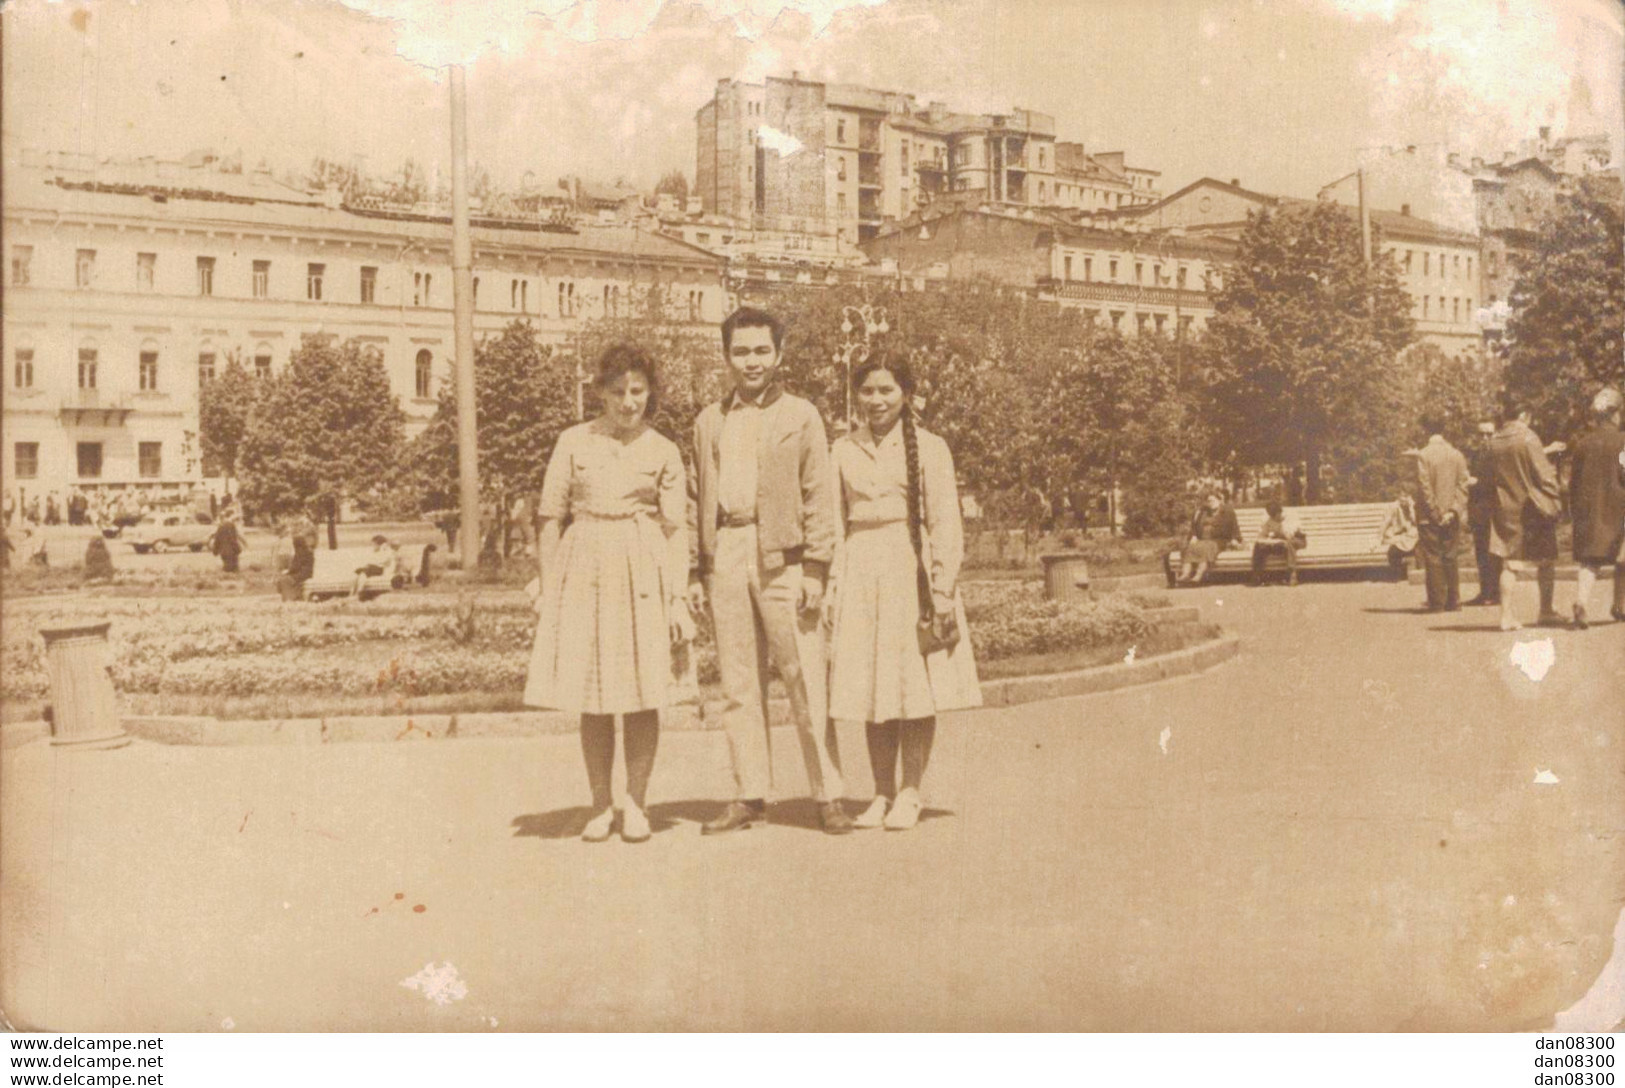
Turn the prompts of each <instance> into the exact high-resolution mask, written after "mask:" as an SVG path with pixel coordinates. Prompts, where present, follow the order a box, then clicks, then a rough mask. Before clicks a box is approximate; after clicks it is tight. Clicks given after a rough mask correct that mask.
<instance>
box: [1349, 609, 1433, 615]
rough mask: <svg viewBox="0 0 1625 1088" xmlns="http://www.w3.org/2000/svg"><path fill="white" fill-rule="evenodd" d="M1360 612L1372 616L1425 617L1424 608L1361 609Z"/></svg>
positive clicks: (1426, 611) (1425, 611)
mask: <svg viewBox="0 0 1625 1088" xmlns="http://www.w3.org/2000/svg"><path fill="white" fill-rule="evenodd" d="M1360 611H1361V612H1365V613H1368V614H1370V615H1373V616H1426V615H1428V610H1427V609H1426V608H1362V609H1360Z"/></svg>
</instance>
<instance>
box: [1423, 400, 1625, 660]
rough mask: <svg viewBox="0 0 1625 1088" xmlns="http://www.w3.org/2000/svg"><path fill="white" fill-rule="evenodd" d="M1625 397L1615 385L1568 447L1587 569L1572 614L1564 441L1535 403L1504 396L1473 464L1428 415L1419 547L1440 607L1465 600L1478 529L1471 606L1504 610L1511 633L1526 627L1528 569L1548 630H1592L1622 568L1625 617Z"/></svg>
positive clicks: (1618, 614)
mask: <svg viewBox="0 0 1625 1088" xmlns="http://www.w3.org/2000/svg"><path fill="white" fill-rule="evenodd" d="M1622 400H1625V399H1622V397H1621V395H1620V393H1619V391H1618V390H1616V389H1611V388H1610V389H1603V390H1601V391H1600V392H1598V393H1597V394H1596V396H1595V397H1594V398H1593V400H1592V401H1591V404H1590V405H1589V412H1588V414H1589V416H1590V419H1589V427H1588V429H1587V430H1586V432H1585V434H1584V435H1583V436H1582V437H1581V438H1580V439H1579V440H1578V441H1576V442H1575V443H1574V445H1573V447H1572V448H1568V449H1567V452H1568V453H1570V455H1571V457H1572V467H1571V470H1570V478H1569V511H1570V514H1571V517H1572V520H1573V527H1574V539H1573V543H1572V552H1573V556H1574V559H1575V562H1576V563H1577V564H1578V565H1579V569H1578V571H1577V574H1576V585H1575V596H1574V601H1573V602H1572V604H1571V608H1570V614H1569V616H1568V617H1567V618H1565V617H1564V616H1563V615H1562V614H1561V613H1559V612H1558V610H1557V607H1556V594H1557V560H1558V540H1557V526H1558V520H1559V515H1560V514H1561V512H1562V493H1561V485H1560V483H1559V480H1558V473H1557V469H1556V467H1555V466H1554V465H1553V463H1552V460H1551V456H1550V455H1551V454H1554V453H1559V452H1563V451H1564V450H1565V447H1564V446H1563V445H1562V444H1561V443H1553V444H1551V445H1549V446H1548V445H1543V444H1542V443H1541V440H1540V439H1539V437H1537V436H1536V434H1535V432H1534V430H1533V429H1532V428H1531V427H1530V425H1529V412H1528V410H1527V408H1526V407H1525V406H1524V405H1522V404H1521V403H1519V402H1518V401H1517V400H1516V399H1515V398H1512V397H1508V398H1506V399H1505V400H1504V401H1503V404H1502V408H1501V412H1500V419H1499V421H1498V425H1490V426H1487V427H1485V428H1481V431H1480V441H1479V443H1478V447H1477V448H1476V449H1475V450H1474V454H1473V458H1472V460H1471V463H1469V460H1468V458H1467V457H1466V455H1464V454H1463V453H1462V452H1461V451H1460V450H1458V449H1456V448H1455V447H1454V446H1452V445H1451V444H1450V442H1449V441H1447V440H1446V439H1445V437H1444V436H1443V434H1441V433H1440V432H1441V431H1442V430H1443V427H1442V424H1441V423H1440V421H1438V420H1437V419H1431V418H1428V419H1424V420H1423V427H1424V429H1425V430H1427V431H1428V432H1429V437H1428V441H1427V444H1426V445H1424V446H1423V447H1422V448H1421V449H1420V450H1417V451H1413V452H1414V453H1415V455H1416V469H1417V471H1416V491H1415V495H1416V520H1417V529H1418V535H1419V539H1418V546H1417V551H1418V554H1419V556H1420V557H1421V560H1422V565H1423V567H1424V569H1425V571H1426V576H1427V604H1426V607H1427V609H1428V611H1456V610H1457V609H1459V608H1461V607H1462V602H1461V600H1460V590H1459V584H1460V575H1459V571H1458V561H1459V556H1460V554H1461V551H1462V549H1463V545H1464V538H1465V536H1466V534H1468V533H1470V534H1471V536H1472V541H1473V549H1474V552H1475V559H1476V561H1477V564H1478V583H1479V591H1478V596H1477V597H1475V598H1473V599H1472V600H1471V601H1468V602H1467V604H1469V605H1474V604H1478V605H1495V606H1498V607H1499V608H1500V610H1501V616H1500V627H1501V629H1502V630H1503V631H1515V630H1518V629H1519V628H1520V627H1521V626H1522V625H1521V623H1520V622H1519V620H1518V617H1517V615H1516V611H1515V609H1514V607H1513V592H1514V590H1515V588H1516V585H1517V580H1518V573H1519V571H1522V570H1526V569H1533V570H1534V572H1535V580H1536V585H1537V587H1538V590H1539V596H1540V606H1539V613H1538V614H1537V616H1536V619H1535V622H1536V623H1537V624H1539V625H1541V626H1557V625H1562V624H1565V623H1572V625H1573V626H1574V627H1575V628H1576V629H1578V630H1585V629H1586V628H1587V627H1588V626H1589V625H1590V621H1591V611H1590V609H1591V604H1592V596H1593V593H1594V591H1595V588H1596V583H1597V579H1598V576H1599V575H1600V574H1601V573H1602V572H1603V571H1604V570H1605V569H1607V568H1612V572H1613V576H1614V589H1613V605H1612V607H1611V609H1610V614H1611V616H1612V618H1613V619H1615V620H1621V621H1625V452H1622V451H1625V437H1622V435H1621V430H1620V423H1621V405H1622Z"/></svg>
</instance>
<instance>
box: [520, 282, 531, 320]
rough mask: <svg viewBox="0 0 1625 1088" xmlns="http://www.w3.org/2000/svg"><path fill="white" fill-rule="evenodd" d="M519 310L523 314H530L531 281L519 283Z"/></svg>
mask: <svg viewBox="0 0 1625 1088" xmlns="http://www.w3.org/2000/svg"><path fill="white" fill-rule="evenodd" d="M519 309H520V311H521V312H523V313H527V314H528V313H530V281H529V280H520V281H519Z"/></svg>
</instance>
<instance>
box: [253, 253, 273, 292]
mask: <svg viewBox="0 0 1625 1088" xmlns="http://www.w3.org/2000/svg"><path fill="white" fill-rule="evenodd" d="M270 295H271V262H270V261H255V262H254V297H255V298H269V297H270Z"/></svg>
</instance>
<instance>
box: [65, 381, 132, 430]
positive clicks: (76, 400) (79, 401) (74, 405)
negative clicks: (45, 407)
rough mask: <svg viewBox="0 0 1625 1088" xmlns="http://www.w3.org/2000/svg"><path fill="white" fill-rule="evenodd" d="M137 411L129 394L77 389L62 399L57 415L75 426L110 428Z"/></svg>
mask: <svg viewBox="0 0 1625 1088" xmlns="http://www.w3.org/2000/svg"><path fill="white" fill-rule="evenodd" d="M134 410H135V407H134V406H133V405H132V404H131V403H130V396H129V394H128V393H108V392H104V391H102V390H100V389H75V390H74V391H73V392H72V393H69V394H68V395H67V396H65V397H63V398H62V403H61V404H60V405H59V406H58V409H57V414H58V416H59V417H60V418H61V419H62V421H63V422H64V423H71V424H74V425H75V426H77V425H80V424H84V423H90V424H92V425H95V426H100V427H109V426H112V425H114V424H121V423H123V422H124V419H125V417H126V416H128V415H129V414H130V413H131V412H133V411H134Z"/></svg>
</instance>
